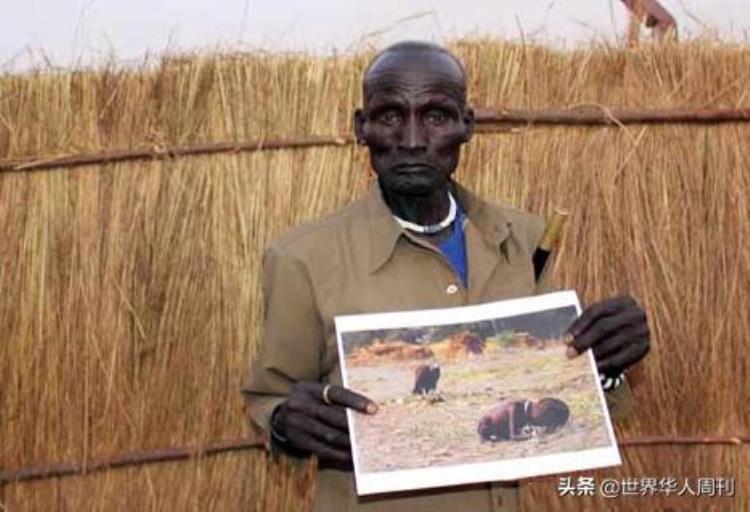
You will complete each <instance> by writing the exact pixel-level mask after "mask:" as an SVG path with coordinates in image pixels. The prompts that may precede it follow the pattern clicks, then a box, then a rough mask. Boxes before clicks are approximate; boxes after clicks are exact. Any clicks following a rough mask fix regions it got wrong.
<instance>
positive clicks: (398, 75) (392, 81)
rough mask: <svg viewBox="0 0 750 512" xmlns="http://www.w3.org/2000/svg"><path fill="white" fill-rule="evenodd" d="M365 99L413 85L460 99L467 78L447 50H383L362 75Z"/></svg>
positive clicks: (415, 87) (463, 95)
mask: <svg viewBox="0 0 750 512" xmlns="http://www.w3.org/2000/svg"><path fill="white" fill-rule="evenodd" d="M362 86H363V92H364V96H365V101H367V100H368V99H370V98H372V97H373V96H376V95H377V96H380V95H383V94H395V93H398V92H399V91H403V90H407V89H412V90H417V91H419V92H430V93H435V94H442V95H445V96H449V97H453V98H456V99H458V100H459V101H462V100H463V99H464V98H465V94H466V79H465V77H464V72H463V69H462V68H461V66H460V64H459V63H458V62H457V61H456V59H455V58H454V57H453V56H452V55H450V54H449V53H447V52H437V51H426V52H425V51H422V52H406V51H403V52H397V51H394V52H386V53H384V54H381V55H380V56H378V58H376V59H375V61H373V63H372V64H371V65H370V67H369V68H368V69H367V72H366V74H365V76H364V79H363V83H362Z"/></svg>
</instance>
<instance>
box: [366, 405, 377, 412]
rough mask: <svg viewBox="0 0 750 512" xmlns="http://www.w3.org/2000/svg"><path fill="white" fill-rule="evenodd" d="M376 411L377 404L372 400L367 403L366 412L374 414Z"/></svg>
mask: <svg viewBox="0 0 750 512" xmlns="http://www.w3.org/2000/svg"><path fill="white" fill-rule="evenodd" d="M376 412H378V406H377V405H375V404H374V403H372V402H370V403H369V404H367V413H368V414H375V413H376Z"/></svg>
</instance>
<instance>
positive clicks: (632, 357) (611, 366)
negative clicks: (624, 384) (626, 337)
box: [596, 340, 650, 377]
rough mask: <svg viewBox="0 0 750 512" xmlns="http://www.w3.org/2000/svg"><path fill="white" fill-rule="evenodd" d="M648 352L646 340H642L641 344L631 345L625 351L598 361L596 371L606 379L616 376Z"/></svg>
mask: <svg viewBox="0 0 750 512" xmlns="http://www.w3.org/2000/svg"><path fill="white" fill-rule="evenodd" d="M649 350H650V345H649V343H648V341H647V340H644V341H643V342H642V343H638V344H634V345H631V346H630V347H628V348H627V349H626V350H623V351H621V352H617V353H615V354H612V355H611V356H607V357H605V358H604V359H603V360H601V361H598V362H597V363H596V369H597V370H598V371H599V373H602V374H604V375H607V376H608V377H613V376H617V375H619V374H621V373H622V372H623V371H624V370H626V369H628V368H629V367H631V366H632V365H634V364H635V363H637V362H638V361H640V360H641V359H643V358H644V357H645V356H646V354H648V351H649Z"/></svg>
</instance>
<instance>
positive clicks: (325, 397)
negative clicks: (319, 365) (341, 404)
mask: <svg viewBox="0 0 750 512" xmlns="http://www.w3.org/2000/svg"><path fill="white" fill-rule="evenodd" d="M330 390H331V385H330V384H326V385H325V386H323V401H324V402H325V403H326V404H328V405H333V402H331V399H330V398H328V392H329V391H330Z"/></svg>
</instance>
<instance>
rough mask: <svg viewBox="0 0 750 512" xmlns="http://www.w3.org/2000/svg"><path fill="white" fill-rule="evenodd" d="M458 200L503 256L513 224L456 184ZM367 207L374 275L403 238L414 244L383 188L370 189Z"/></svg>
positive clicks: (466, 213) (467, 217) (499, 212)
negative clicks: (387, 199) (386, 200)
mask: <svg viewBox="0 0 750 512" xmlns="http://www.w3.org/2000/svg"><path fill="white" fill-rule="evenodd" d="M452 184H453V189H454V191H455V193H456V199H457V201H458V202H459V204H460V205H461V207H462V208H463V211H464V213H465V216H466V219H467V220H468V222H470V223H471V224H472V225H473V226H474V227H475V228H476V229H477V231H479V233H481V235H482V237H483V238H484V239H485V241H486V242H487V243H488V244H489V245H490V247H492V248H494V249H496V250H497V251H498V253H499V251H500V245H501V244H502V242H503V241H505V240H506V239H507V238H508V237H509V236H510V234H511V222H510V221H509V220H508V218H507V217H506V216H504V215H503V214H502V212H501V211H500V209H499V208H497V207H493V205H491V204H489V203H487V202H486V201H484V200H483V199H481V198H479V197H478V196H476V195H475V194H474V193H472V192H470V191H469V190H467V189H466V188H464V187H462V186H461V185H459V184H458V183H456V182H452ZM365 203H366V205H367V210H368V224H369V226H368V230H369V239H370V240H369V241H370V272H373V273H374V272H376V271H377V270H378V269H380V268H381V267H382V266H383V265H385V264H386V263H387V262H388V260H390V259H391V256H392V255H393V251H394V250H395V248H396V244H397V243H398V241H399V240H400V238H401V237H402V236H405V237H408V238H410V239H412V240H414V236H413V235H411V234H410V233H407V232H406V231H405V230H404V228H402V227H401V226H400V225H399V223H398V222H396V219H394V218H393V213H392V212H391V210H390V208H388V205H387V204H386V203H385V200H384V199H383V194H382V192H381V190H380V185H379V184H378V183H377V181H375V183H374V184H373V185H372V186H371V187H370V190H369V192H368V193H367V196H366V197H365Z"/></svg>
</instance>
